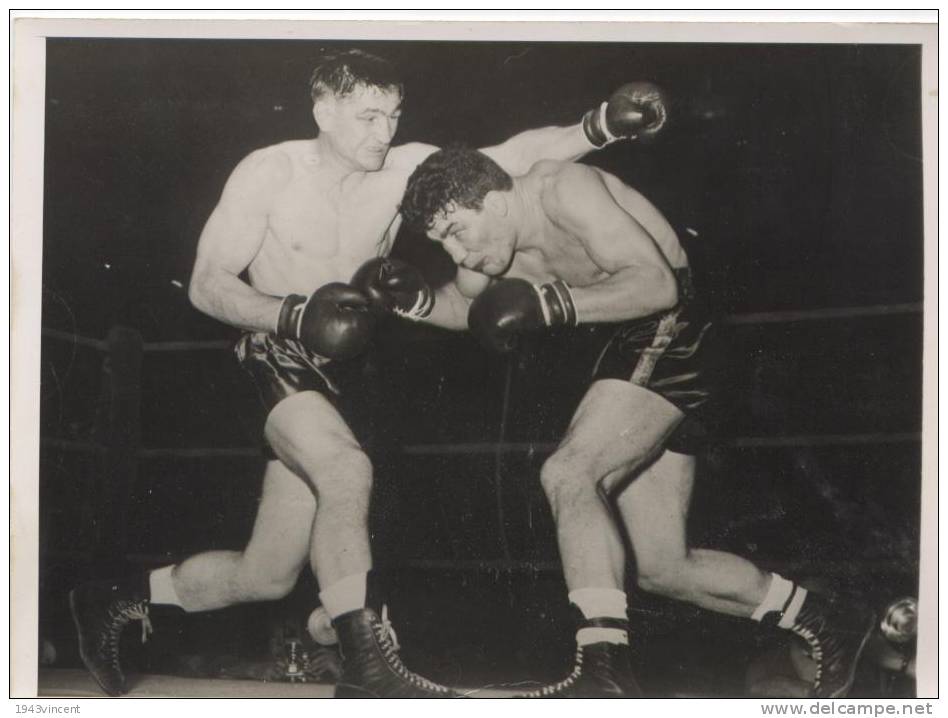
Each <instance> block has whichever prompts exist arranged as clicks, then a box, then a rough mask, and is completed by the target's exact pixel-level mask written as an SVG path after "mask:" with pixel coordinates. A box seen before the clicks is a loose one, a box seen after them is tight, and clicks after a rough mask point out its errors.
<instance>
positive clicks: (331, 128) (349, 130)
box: [315, 85, 402, 172]
mask: <svg viewBox="0 0 948 718" xmlns="http://www.w3.org/2000/svg"><path fill="white" fill-rule="evenodd" d="M401 103H402V98H401V96H400V95H399V94H398V93H397V92H391V91H388V90H382V89H379V88H377V87H367V86H365V85H359V86H358V87H356V88H355V89H354V90H353V91H352V92H351V93H350V94H348V95H346V96H344V97H330V98H327V99H326V100H320V101H319V102H317V106H316V110H315V112H316V118H317V119H316V121H317V122H318V123H319V126H320V133H325V134H326V136H327V137H328V138H329V139H330V141H331V142H332V145H333V147H334V148H335V150H336V151H337V152H338V153H339V155H340V156H341V157H343V158H344V159H346V160H348V161H349V162H351V163H352V164H353V165H354V166H356V167H358V168H359V169H362V170H365V171H368V172H374V171H375V170H378V169H381V167H382V164H383V163H384V162H385V156H386V155H387V154H388V148H389V146H390V145H391V143H392V138H393V137H394V136H395V131H396V130H397V129H398V119H399V117H400V116H401V112H402V111H401Z"/></svg>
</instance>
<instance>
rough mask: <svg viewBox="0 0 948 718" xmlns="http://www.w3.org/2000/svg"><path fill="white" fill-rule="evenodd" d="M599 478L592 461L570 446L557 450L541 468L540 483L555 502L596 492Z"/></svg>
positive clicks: (552, 501)
mask: <svg viewBox="0 0 948 718" xmlns="http://www.w3.org/2000/svg"><path fill="white" fill-rule="evenodd" d="M597 478H598V477H597V476H596V475H595V470H594V468H593V463H592V461H591V460H590V459H589V458H588V457H585V456H583V455H582V454H581V453H578V452H575V451H572V450H570V449H568V448H560V449H559V450H557V451H556V453H554V454H553V455H552V456H550V458H549V459H547V460H546V462H544V464H543V468H541V469H540V485H541V486H542V487H543V491H544V493H545V494H546V496H547V498H548V499H549V500H550V502H551V503H554V504H555V503H557V502H561V501H564V500H568V499H570V498H575V497H578V496H580V495H582V494H585V493H589V492H590V491H592V492H595V489H596V480H597Z"/></svg>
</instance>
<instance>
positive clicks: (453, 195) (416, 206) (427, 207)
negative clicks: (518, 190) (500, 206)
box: [400, 145, 513, 234]
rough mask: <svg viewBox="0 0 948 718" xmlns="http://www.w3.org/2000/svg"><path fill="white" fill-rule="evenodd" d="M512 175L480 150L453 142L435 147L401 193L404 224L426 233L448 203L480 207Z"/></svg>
mask: <svg viewBox="0 0 948 718" xmlns="http://www.w3.org/2000/svg"><path fill="white" fill-rule="evenodd" d="M512 188H513V179H512V178H511V176H510V175H509V174H507V173H506V172H504V170H503V169H501V167H500V165H498V164H497V163H496V162H494V160H492V159H491V158H490V157H488V156H487V155H485V154H484V153H483V152H478V151H477V150H474V149H471V148H469V147H463V146H459V145H455V146H452V147H446V148H445V149H442V150H438V151H437V152H435V153H433V154H432V155H430V156H429V157H428V158H427V159H426V160H425V161H424V162H422V163H421V164H420V165H418V166H417V167H416V168H415V171H414V172H412V173H411V177H409V178H408V186H407V187H406V188H405V195H404V197H402V204H401V208H400V209H401V213H402V218H403V219H404V221H405V224H406V225H407V226H408V227H410V228H412V229H414V230H416V231H419V232H421V233H422V234H424V233H426V232H427V231H428V229H429V228H430V227H431V225H432V224H433V223H434V221H435V219H436V218H437V216H438V215H439V214H441V213H442V212H444V211H445V210H446V209H447V208H448V205H451V204H454V205H456V206H458V207H466V208H468V209H481V208H482V207H483V206H484V197H486V196H487V193H488V192H490V191H498V192H506V191H508V190H510V189H512Z"/></svg>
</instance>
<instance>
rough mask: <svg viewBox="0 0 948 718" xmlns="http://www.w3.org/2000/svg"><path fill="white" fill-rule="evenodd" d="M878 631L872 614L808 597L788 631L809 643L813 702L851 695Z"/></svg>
mask: <svg viewBox="0 0 948 718" xmlns="http://www.w3.org/2000/svg"><path fill="white" fill-rule="evenodd" d="M773 616H775V617H776V620H778V621H779V618H780V614H779V613H777V612H773ZM768 618H770V617H769V616H768ZM875 628H876V615H875V613H874V612H873V611H872V610H870V609H868V608H866V607H864V606H861V605H858V604H853V603H844V602H843V601H841V600H839V599H838V598H835V597H833V598H831V597H827V596H821V595H819V594H816V593H813V592H810V593H807V596H806V599H805V600H804V601H803V605H802V606H801V607H800V612H799V613H798V614H797V617H796V619H795V620H794V621H793V625H792V626H790V628H789V630H790V631H791V632H792V633H794V634H796V635H797V636H800V638H802V639H803V640H804V641H806V644H807V646H808V647H809V651H810V657H811V658H812V659H813V662H814V663H815V664H816V676H815V677H814V679H813V686H812V687H811V689H810V693H811V695H812V696H813V697H814V698H844V697H845V696H846V695H847V694H848V693H849V691H850V689H851V688H852V686H853V681H854V680H855V677H856V667H857V665H858V664H859V659H860V658H861V657H862V653H863V651H864V650H865V648H866V644H867V643H868V642H869V637H870V636H871V635H872V633H873V631H874V630H875Z"/></svg>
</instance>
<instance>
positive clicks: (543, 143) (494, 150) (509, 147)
mask: <svg viewBox="0 0 948 718" xmlns="http://www.w3.org/2000/svg"><path fill="white" fill-rule="evenodd" d="M437 149H438V148H437V147H435V146H434V145H427V144H423V143H421V142H410V143H408V144H405V145H399V146H398V147H393V148H392V149H391V151H390V152H389V153H388V157H387V158H386V161H385V165H386V168H392V169H400V170H403V171H405V178H406V180H407V177H408V174H410V173H411V172H412V170H414V169H415V167H417V166H418V165H419V164H421V163H422V162H424V161H425V158H426V157H428V155H430V154H431V153H433V152H436V151H437ZM594 149H596V148H595V147H593V146H592V145H591V144H590V143H589V140H587V139H586V135H585V134H584V133H583V127H582V123H577V124H575V125H570V126H569V127H541V128H539V129H535V130H527V131H526V132H521V133H520V134H517V135H514V136H513V137H511V138H510V139H509V140H507V141H505V142H502V143H501V144H499V145H494V146H493V147H485V148H483V149H482V150H481V152H483V153H484V154H485V155H487V156H488V157H490V158H491V159H492V160H494V162H496V163H497V164H499V165H500V166H501V167H502V168H503V169H504V171H506V172H508V173H509V174H512V175H522V174H525V173H526V172H527V171H528V170H529V169H530V168H531V167H532V166H533V165H534V164H535V163H536V162H539V161H540V160H563V161H573V160H578V159H579V158H580V157H582V156H583V155H585V154H587V153H589V152H590V151H592V150H594Z"/></svg>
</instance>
